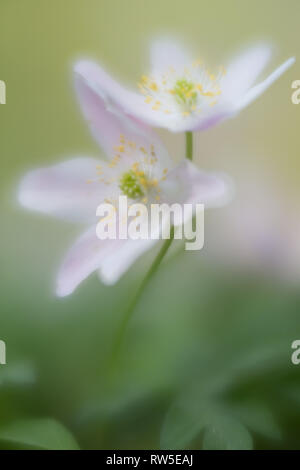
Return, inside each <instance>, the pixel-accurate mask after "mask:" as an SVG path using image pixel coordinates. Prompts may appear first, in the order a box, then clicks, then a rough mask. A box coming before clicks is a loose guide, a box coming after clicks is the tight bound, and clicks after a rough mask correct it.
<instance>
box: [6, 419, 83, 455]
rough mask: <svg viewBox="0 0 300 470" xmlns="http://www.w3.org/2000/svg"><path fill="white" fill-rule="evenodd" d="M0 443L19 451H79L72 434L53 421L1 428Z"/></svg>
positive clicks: (25, 421)
mask: <svg viewBox="0 0 300 470" xmlns="http://www.w3.org/2000/svg"><path fill="white" fill-rule="evenodd" d="M0 441H3V442H6V443H9V444H10V445H11V446H13V447H14V448H17V449H24V448H31V449H44V450H45V449H47V450H79V447H78V444H77V442H76V441H75V439H74V438H73V436H72V434H71V433H70V432H69V431H68V430H67V429H66V428H65V427H64V426H63V425H62V424H60V423H59V422H57V421H55V420H53V419H32V420H20V421H13V422H12V423H10V424H8V425H7V426H5V427H1V428H0Z"/></svg>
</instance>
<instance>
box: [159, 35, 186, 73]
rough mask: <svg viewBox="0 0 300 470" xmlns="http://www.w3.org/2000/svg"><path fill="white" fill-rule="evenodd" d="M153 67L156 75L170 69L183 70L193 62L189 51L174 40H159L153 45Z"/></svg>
mask: <svg viewBox="0 0 300 470" xmlns="http://www.w3.org/2000/svg"><path fill="white" fill-rule="evenodd" d="M150 59H151V67H152V71H153V72H154V73H156V72H166V70H167V69H168V68H169V67H173V68H174V69H178V68H179V69H181V68H183V67H185V66H188V65H190V63H191V62H192V61H193V58H192V57H191V55H190V53H189V52H188V50H186V49H185V48H184V46H183V45H182V44H180V43H179V42H177V40H176V39H174V38H158V39H155V40H154V41H153V42H152V44H151V51H150Z"/></svg>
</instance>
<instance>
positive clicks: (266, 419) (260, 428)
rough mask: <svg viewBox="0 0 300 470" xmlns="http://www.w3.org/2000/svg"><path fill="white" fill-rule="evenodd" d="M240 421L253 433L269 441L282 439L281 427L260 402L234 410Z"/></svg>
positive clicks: (245, 403) (246, 404)
mask: <svg viewBox="0 0 300 470" xmlns="http://www.w3.org/2000/svg"><path fill="white" fill-rule="evenodd" d="M234 410H235V411H236V413H237V416H238V417H239V419H240V420H241V421H242V422H243V423H244V424H245V425H246V426H247V427H248V428H250V429H251V430H252V431H253V432H256V433H258V434H261V435H262V436H265V437H267V438H269V439H280V438H281V431H280V427H279V425H278V424H277V422H276V421H275V419H274V416H273V414H272V412H271V411H270V410H269V409H268V408H267V407H266V406H265V405H264V404H263V403H258V402H244V403H243V404H240V405H238V406H236V407H235V408H234Z"/></svg>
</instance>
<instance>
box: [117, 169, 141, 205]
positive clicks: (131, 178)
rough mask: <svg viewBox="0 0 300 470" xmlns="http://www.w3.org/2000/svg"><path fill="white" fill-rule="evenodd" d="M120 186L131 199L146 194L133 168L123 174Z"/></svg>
mask: <svg viewBox="0 0 300 470" xmlns="http://www.w3.org/2000/svg"><path fill="white" fill-rule="evenodd" d="M119 188H120V189H121V191H122V192H123V194H124V195H125V196H127V197H129V198H130V199H139V198H141V197H143V196H144V191H143V190H142V186H141V181H140V178H139V177H138V175H137V174H136V173H135V172H134V171H133V170H129V171H127V172H126V173H124V174H123V175H122V177H121V179H120V184H119Z"/></svg>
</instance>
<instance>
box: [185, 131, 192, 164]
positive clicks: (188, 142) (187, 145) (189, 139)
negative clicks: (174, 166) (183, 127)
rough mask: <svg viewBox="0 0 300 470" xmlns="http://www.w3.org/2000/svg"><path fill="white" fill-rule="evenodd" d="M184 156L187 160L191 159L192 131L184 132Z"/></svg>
mask: <svg viewBox="0 0 300 470" xmlns="http://www.w3.org/2000/svg"><path fill="white" fill-rule="evenodd" d="M185 156H186V158H187V159H188V160H193V133H192V132H186V133H185Z"/></svg>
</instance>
